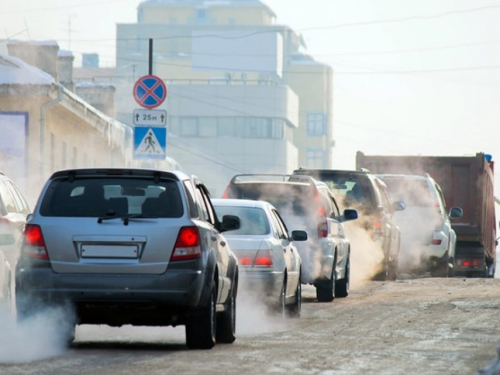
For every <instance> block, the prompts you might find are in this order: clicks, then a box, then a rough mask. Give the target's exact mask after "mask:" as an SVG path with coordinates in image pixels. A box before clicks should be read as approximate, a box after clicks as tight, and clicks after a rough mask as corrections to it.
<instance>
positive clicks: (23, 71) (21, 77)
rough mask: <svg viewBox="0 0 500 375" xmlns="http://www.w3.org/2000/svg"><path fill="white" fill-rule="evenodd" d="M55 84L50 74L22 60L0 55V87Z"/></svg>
mask: <svg viewBox="0 0 500 375" xmlns="http://www.w3.org/2000/svg"><path fill="white" fill-rule="evenodd" d="M54 82H55V80H54V78H53V77H52V76H51V75H50V74H47V73H45V72H44V71H42V70H40V69H38V68H35V67H34V66H31V65H28V64H26V63H25V62H24V61H23V60H21V59H18V58H16V57H12V56H9V55H5V54H0V85H8V84H25V85H50V84H52V83H54Z"/></svg>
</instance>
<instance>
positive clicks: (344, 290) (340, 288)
mask: <svg viewBox="0 0 500 375" xmlns="http://www.w3.org/2000/svg"><path fill="white" fill-rule="evenodd" d="M350 273H351V266H350V257H348V258H347V262H346V264H345V277H344V278H343V279H341V280H337V281H336V282H335V297H340V298H344V297H347V296H348V295H349V277H350Z"/></svg>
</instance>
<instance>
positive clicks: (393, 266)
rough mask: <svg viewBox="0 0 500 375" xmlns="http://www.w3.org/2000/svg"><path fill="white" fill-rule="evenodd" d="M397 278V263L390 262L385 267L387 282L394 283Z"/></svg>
mask: <svg viewBox="0 0 500 375" xmlns="http://www.w3.org/2000/svg"><path fill="white" fill-rule="evenodd" d="M397 278H398V264H397V262H392V263H389V264H388V265H387V276H386V280H387V281H395V280H396V279H397Z"/></svg>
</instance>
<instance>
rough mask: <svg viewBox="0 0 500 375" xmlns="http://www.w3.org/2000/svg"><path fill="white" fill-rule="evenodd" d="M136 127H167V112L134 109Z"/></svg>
mask: <svg viewBox="0 0 500 375" xmlns="http://www.w3.org/2000/svg"><path fill="white" fill-rule="evenodd" d="M134 125H152V126H166V125H167V111H163V110H154V109H141V108H138V109H134Z"/></svg>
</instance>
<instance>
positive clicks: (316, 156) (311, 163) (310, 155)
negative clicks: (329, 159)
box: [306, 148, 326, 168]
mask: <svg viewBox="0 0 500 375" xmlns="http://www.w3.org/2000/svg"><path fill="white" fill-rule="evenodd" d="M306 167H307V168H325V167H326V153H325V151H324V150H322V149H318V148H313V149H308V150H307V153H306Z"/></svg>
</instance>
